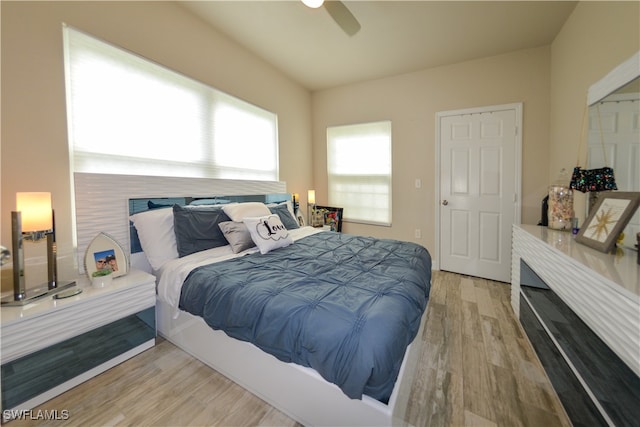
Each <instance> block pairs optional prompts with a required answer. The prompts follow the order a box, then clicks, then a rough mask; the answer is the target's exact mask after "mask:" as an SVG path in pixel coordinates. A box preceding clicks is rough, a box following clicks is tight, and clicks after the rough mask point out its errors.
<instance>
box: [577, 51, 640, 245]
mask: <svg viewBox="0 0 640 427" xmlns="http://www.w3.org/2000/svg"><path fill="white" fill-rule="evenodd" d="M588 95H589V96H588V99H589V124H588V134H587V141H588V158H587V159H588V162H587V168H588V169H594V168H601V167H604V166H610V167H612V168H613V170H614V174H615V179H616V184H617V186H618V190H619V191H640V52H638V53H637V54H635V55H634V56H633V57H631V58H630V59H629V60H627V61H625V62H624V63H623V64H621V65H620V66H618V67H616V68H615V69H614V70H613V71H611V73H609V74H607V75H606V76H605V77H604V78H603V79H602V80H600V81H599V82H597V83H596V84H594V85H593V86H592V87H591V88H590V89H589V94H588ZM596 197H597V193H589V203H588V206H592V205H593V203H594V202H595V200H596V199H595V198H596ZM587 209H588V207H587ZM623 232H624V240H623V242H622V246H625V247H628V248H635V245H636V234H637V233H638V232H640V210H638V211H636V213H635V215H634V216H633V217H632V218H631V220H630V221H629V224H628V225H627V227H626V228H625V229H624V231H623Z"/></svg>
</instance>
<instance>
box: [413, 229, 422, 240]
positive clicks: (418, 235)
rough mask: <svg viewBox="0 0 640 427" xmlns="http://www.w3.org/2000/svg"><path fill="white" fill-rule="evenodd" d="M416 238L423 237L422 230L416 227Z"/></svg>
mask: <svg viewBox="0 0 640 427" xmlns="http://www.w3.org/2000/svg"><path fill="white" fill-rule="evenodd" d="M414 235H415V237H416V239H421V238H422V232H421V231H420V229H419V228H416V231H415V233H414Z"/></svg>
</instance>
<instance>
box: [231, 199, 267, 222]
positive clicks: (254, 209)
mask: <svg viewBox="0 0 640 427" xmlns="http://www.w3.org/2000/svg"><path fill="white" fill-rule="evenodd" d="M222 210H223V211H224V213H226V214H227V216H228V217H229V218H231V221H236V222H242V220H243V219H245V218H246V217H258V216H265V215H269V214H270V213H271V211H270V210H269V208H268V207H267V205H265V204H264V203H261V202H244V203H232V204H230V205H225V206H224V207H223V208H222Z"/></svg>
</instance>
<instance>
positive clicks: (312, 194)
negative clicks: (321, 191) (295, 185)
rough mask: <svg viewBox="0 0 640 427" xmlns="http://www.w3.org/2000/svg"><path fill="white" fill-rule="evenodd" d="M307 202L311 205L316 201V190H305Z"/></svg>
mask: <svg viewBox="0 0 640 427" xmlns="http://www.w3.org/2000/svg"><path fill="white" fill-rule="evenodd" d="M307 203H309V204H312V205H313V204H315V203H316V190H309V191H307Z"/></svg>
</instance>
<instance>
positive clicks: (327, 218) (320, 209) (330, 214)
mask: <svg viewBox="0 0 640 427" xmlns="http://www.w3.org/2000/svg"><path fill="white" fill-rule="evenodd" d="M342 210H343V208H334V207H332V206H316V212H317V213H318V214H320V215H322V220H323V225H328V226H330V227H331V231H337V232H338V233H340V232H341V231H342Z"/></svg>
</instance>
